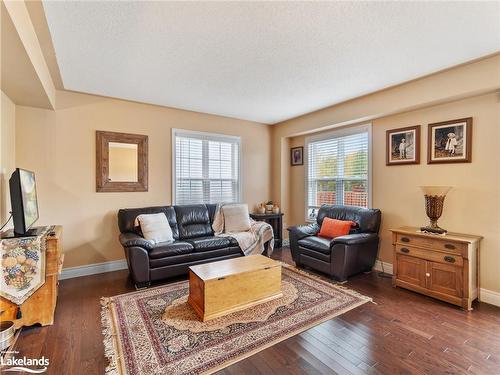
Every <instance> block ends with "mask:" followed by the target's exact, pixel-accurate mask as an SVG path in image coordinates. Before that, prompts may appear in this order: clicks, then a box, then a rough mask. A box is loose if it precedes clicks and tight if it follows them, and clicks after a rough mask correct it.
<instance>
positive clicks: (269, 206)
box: [266, 204, 273, 212]
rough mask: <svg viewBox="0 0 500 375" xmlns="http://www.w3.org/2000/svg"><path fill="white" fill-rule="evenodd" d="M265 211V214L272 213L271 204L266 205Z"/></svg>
mask: <svg viewBox="0 0 500 375" xmlns="http://www.w3.org/2000/svg"><path fill="white" fill-rule="evenodd" d="M266 211H267V212H272V211H273V205H272V204H266Z"/></svg>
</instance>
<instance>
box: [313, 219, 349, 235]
mask: <svg viewBox="0 0 500 375" xmlns="http://www.w3.org/2000/svg"><path fill="white" fill-rule="evenodd" d="M355 224H356V223H354V222H353V221H350V220H347V221H346V220H337V219H330V218H329V217H325V218H324V219H323V224H321V229H320V230H319V233H318V236H320V237H324V238H335V237H340V236H345V235H347V234H349V232H350V230H351V227H352V226H354V225H355Z"/></svg>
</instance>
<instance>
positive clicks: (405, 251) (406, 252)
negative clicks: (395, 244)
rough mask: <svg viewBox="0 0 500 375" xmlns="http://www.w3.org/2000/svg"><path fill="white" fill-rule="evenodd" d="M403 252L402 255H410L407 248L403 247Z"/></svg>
mask: <svg viewBox="0 0 500 375" xmlns="http://www.w3.org/2000/svg"><path fill="white" fill-rule="evenodd" d="M401 252H402V253H405V254H408V253H409V252H410V250H409V249H407V248H406V247H402V248H401Z"/></svg>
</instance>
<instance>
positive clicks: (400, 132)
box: [386, 125, 420, 165]
mask: <svg viewBox="0 0 500 375" xmlns="http://www.w3.org/2000/svg"><path fill="white" fill-rule="evenodd" d="M386 135H387V142H386V155H387V157H386V165H404V164H420V125H416V126H408V127H406V128H399V129H390V130H387V132H386Z"/></svg>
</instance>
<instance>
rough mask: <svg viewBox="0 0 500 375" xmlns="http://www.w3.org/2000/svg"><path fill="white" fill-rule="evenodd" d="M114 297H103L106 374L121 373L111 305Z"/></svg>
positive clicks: (102, 319)
mask: <svg viewBox="0 0 500 375" xmlns="http://www.w3.org/2000/svg"><path fill="white" fill-rule="evenodd" d="M112 303H113V301H112V299H111V298H107V297H101V324H102V327H103V329H102V335H103V336H104V338H103V344H104V356H105V357H106V359H107V360H108V365H107V366H106V368H105V370H104V373H105V375H119V374H120V371H119V367H118V355H117V353H118V351H117V350H116V342H115V338H116V332H115V330H114V328H113V322H112V318H111V307H112Z"/></svg>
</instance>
